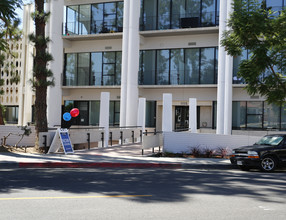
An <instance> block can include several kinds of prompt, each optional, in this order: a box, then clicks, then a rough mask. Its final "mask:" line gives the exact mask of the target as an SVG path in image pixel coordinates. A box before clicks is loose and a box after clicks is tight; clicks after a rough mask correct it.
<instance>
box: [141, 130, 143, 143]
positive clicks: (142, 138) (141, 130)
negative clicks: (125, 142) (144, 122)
mask: <svg viewBox="0 0 286 220" xmlns="http://www.w3.org/2000/svg"><path fill="white" fill-rule="evenodd" d="M142 142H143V131H142V130H140V143H142Z"/></svg>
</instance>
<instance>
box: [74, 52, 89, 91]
mask: <svg viewBox="0 0 286 220" xmlns="http://www.w3.org/2000/svg"><path fill="white" fill-rule="evenodd" d="M89 62H90V53H79V54H78V83H77V85H79V86H86V85H89V66H90V63H89Z"/></svg>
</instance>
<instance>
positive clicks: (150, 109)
mask: <svg viewBox="0 0 286 220" xmlns="http://www.w3.org/2000/svg"><path fill="white" fill-rule="evenodd" d="M156 106H157V103H156V101H146V118H145V126H146V127H152V128H154V127H156Z"/></svg>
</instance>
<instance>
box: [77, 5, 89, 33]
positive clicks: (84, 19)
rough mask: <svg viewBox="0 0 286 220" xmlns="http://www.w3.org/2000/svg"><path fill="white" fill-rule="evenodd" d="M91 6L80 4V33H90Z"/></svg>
mask: <svg viewBox="0 0 286 220" xmlns="http://www.w3.org/2000/svg"><path fill="white" fill-rule="evenodd" d="M90 7H91V5H80V6H79V9H80V10H79V34H84V35H86V34H90V20H91V15H90V12H91V11H90Z"/></svg>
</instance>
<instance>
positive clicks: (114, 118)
mask: <svg viewBox="0 0 286 220" xmlns="http://www.w3.org/2000/svg"><path fill="white" fill-rule="evenodd" d="M72 108H78V109H79V110H80V114H79V116H78V117H77V118H73V119H72V120H73V121H72V124H73V125H94V126H99V116H100V101H72V100H66V101H65V103H64V106H63V112H69V111H70V110H71V109H72ZM119 121H120V102H119V101H110V103H109V124H110V125H111V126H118V125H119Z"/></svg>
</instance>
